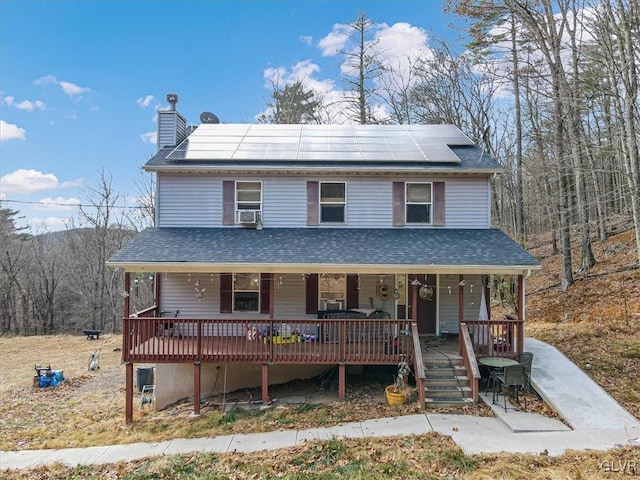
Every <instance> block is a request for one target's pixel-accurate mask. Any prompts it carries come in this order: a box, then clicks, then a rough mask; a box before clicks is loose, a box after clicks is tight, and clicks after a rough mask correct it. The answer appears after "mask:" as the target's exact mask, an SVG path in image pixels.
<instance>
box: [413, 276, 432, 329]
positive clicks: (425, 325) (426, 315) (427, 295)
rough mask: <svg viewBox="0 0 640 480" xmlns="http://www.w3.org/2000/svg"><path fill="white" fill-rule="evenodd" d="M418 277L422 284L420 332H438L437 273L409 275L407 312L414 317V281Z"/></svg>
mask: <svg viewBox="0 0 640 480" xmlns="http://www.w3.org/2000/svg"><path fill="white" fill-rule="evenodd" d="M416 277H417V278H418V281H419V282H420V283H421V284H422V287H418V333H420V334H426V333H432V334H435V333H437V332H436V320H437V319H436V314H437V311H438V309H437V306H438V303H437V302H438V292H437V289H436V278H437V276H436V275H409V276H408V279H407V297H408V301H407V309H408V310H407V312H408V318H411V319H412V318H413V312H412V309H413V288H414V287H413V286H412V285H411V282H413V281H414V280H415V279H416Z"/></svg>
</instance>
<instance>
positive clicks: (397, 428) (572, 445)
mask: <svg viewBox="0 0 640 480" xmlns="http://www.w3.org/2000/svg"><path fill="white" fill-rule="evenodd" d="M525 346H526V348H527V349H528V350H530V351H533V352H534V355H535V358H534V363H533V374H532V376H533V383H534V385H535V386H536V388H537V389H538V388H539V389H540V391H541V393H542V392H543V393H544V395H545V397H548V398H549V399H550V400H549V401H550V402H554V403H552V405H554V406H555V408H557V409H559V413H560V414H561V416H562V417H563V418H565V419H567V421H568V422H569V423H570V424H571V425H572V427H573V430H571V429H569V428H568V427H566V425H564V424H563V423H562V422H559V421H557V420H553V419H550V418H548V417H543V416H541V415H538V414H533V413H524V412H516V411H512V410H509V411H507V412H504V409H502V408H500V407H498V406H492V408H494V412H495V414H496V416H495V417H475V416H471V415H450V414H438V413H433V414H432V413H424V414H417V415H408V416H402V417H393V418H380V419H375V420H366V421H363V422H353V423H345V424H342V425H337V426H334V427H328V428H313V429H307V430H279V431H275V432H269V433H254V434H235V435H225V436H220V437H210V438H193V439H175V440H168V441H166V442H158V443H134V444H127V445H112V446H100V447H89V448H69V449H60V450H22V451H15V452H13V451H11V452H6V451H0V469H21V468H29V467H34V466H37V465H47V464H52V463H55V462H60V463H63V464H65V465H68V466H76V465H92V464H105V463H113V462H121V461H124V462H126V461H132V460H137V459H140V458H145V457H151V456H156V455H174V454H183V453H191V452H217V453H225V452H229V453H231V452H254V451H259V450H276V449H280V448H286V447H293V446H295V445H298V444H300V443H303V442H305V441H308V440H313V439H320V440H329V439H331V438H363V437H376V436H401V435H420V434H426V433H429V432H437V433H439V434H441V435H446V436H449V437H451V438H452V439H453V441H454V442H456V443H457V444H458V445H459V446H460V447H461V448H462V449H463V451H464V452H465V453H466V454H477V453H499V452H512V453H530V454H536V453H542V452H548V454H549V455H561V454H562V453H564V452H565V451H566V450H567V449H572V450H587V449H591V450H609V449H611V448H615V447H617V446H620V445H628V444H629V442H630V441H632V440H634V439H637V438H638V437H640V422H638V421H637V420H636V419H635V418H633V417H632V416H631V415H629V413H628V412H626V411H625V410H624V409H622V407H620V406H619V405H618V404H617V403H616V402H615V401H613V399H612V398H611V397H609V396H608V395H606V394H605V395H602V393H601V392H598V389H599V390H602V389H600V387H599V386H598V385H597V384H595V383H593V382H591V383H589V382H587V381H585V379H584V378H583V377H582V376H581V375H579V373H582V372H580V371H579V369H577V367H575V365H574V366H573V367H574V368H575V369H576V370H578V372H579V373H578V372H576V371H574V370H573V369H570V367H569V366H567V365H566V363H569V364H571V362H570V361H569V360H568V359H567V358H566V357H564V356H563V355H562V354H560V353H559V352H558V351H557V350H555V349H554V348H553V347H550V346H549V345H547V344H545V343H543V342H539V341H537V340H533V339H527V340H526V342H525ZM558 354H559V356H558ZM551 365H553V367H554V369H553V370H551V371H552V372H554V374H553V375H552V374H550V373H549V368H548V367H549V366H551ZM571 365H573V364H571ZM560 372H564V373H560ZM565 375H566V376H565ZM582 375H584V374H582ZM584 376H585V377H586V375H584ZM587 379H588V377H587ZM565 390H566V392H567V393H562V392H564V391H565ZM563 395H567V397H568V398H569V399H570V400H569V401H566V402H565V401H563V398H562V396H563ZM583 398H586V399H588V400H587V401H584V400H582V399H583ZM572 399H573V400H572ZM487 402H488V403H489V404H491V401H490V399H489V400H488V401H487ZM572 402H573V403H572ZM611 402H613V403H611ZM594 404H595V406H593V405H594ZM594 409H595V410H594ZM575 410H581V412H574V411H575ZM594 411H597V414H595V415H593V413H592V412H594ZM590 415H593V416H594V417H597V418H593V420H592V421H590V420H589V418H590V417H589V416H590ZM634 444H635V443H634Z"/></svg>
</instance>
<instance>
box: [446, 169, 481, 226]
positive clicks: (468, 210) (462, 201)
mask: <svg viewBox="0 0 640 480" xmlns="http://www.w3.org/2000/svg"><path fill="white" fill-rule="evenodd" d="M490 191H491V189H490V185H489V181H488V180H485V179H470V178H462V179H451V180H446V185H445V227H446V228H490V227H491V212H490V210H489V209H490V205H491V202H490V197H489V195H490V193H489V192H490Z"/></svg>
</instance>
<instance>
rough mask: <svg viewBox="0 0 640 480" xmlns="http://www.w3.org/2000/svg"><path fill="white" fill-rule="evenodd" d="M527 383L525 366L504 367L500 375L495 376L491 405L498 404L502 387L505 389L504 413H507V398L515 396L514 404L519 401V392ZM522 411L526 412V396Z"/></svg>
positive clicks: (520, 364) (525, 396)
mask: <svg viewBox="0 0 640 480" xmlns="http://www.w3.org/2000/svg"><path fill="white" fill-rule="evenodd" d="M526 383H527V366H526V365H524V364H522V363H519V364H517V365H510V366H508V367H504V369H503V370H502V373H499V374H498V375H496V376H495V384H494V389H493V398H492V401H493V404H494V405H495V404H497V403H498V397H499V394H500V391H501V390H502V388H503V387H504V388H505V389H506V392H505V395H504V411H505V412H506V411H507V397H511V396H512V393H513V396H515V399H516V402H517V401H518V400H519V393H520V390H523V391H524V389H525V386H526ZM524 411H525V412H526V411H527V395H526V394H525V395H524Z"/></svg>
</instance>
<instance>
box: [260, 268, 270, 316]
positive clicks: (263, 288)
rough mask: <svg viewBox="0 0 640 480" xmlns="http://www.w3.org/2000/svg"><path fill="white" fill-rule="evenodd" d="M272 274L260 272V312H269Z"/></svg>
mask: <svg viewBox="0 0 640 480" xmlns="http://www.w3.org/2000/svg"><path fill="white" fill-rule="evenodd" d="M272 279H273V274H271V273H261V274H260V313H270V312H269V306H270V305H269V304H270V299H271V284H272V283H273V282H272Z"/></svg>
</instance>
